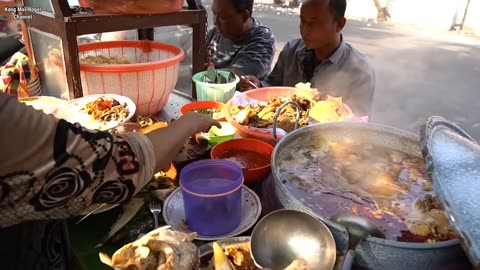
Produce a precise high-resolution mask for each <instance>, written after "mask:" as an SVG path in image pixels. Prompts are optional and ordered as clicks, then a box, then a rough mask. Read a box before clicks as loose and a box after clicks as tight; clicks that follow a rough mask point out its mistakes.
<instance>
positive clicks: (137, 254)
mask: <svg viewBox="0 0 480 270" xmlns="http://www.w3.org/2000/svg"><path fill="white" fill-rule="evenodd" d="M169 227H170V226H165V227H161V228H158V229H156V230H154V231H151V232H150V233H148V234H146V235H144V236H143V237H142V238H140V239H138V240H136V241H134V242H132V243H129V244H127V245H125V246H123V247H122V248H121V249H119V250H117V251H116V252H115V253H114V254H113V256H112V258H110V257H109V256H108V255H106V254H104V253H100V254H99V256H100V260H101V261H102V262H103V263H104V264H106V265H108V266H110V267H112V268H114V269H117V270H127V269H128V270H131V269H135V270H150V269H164V270H176V269H185V270H191V269H196V268H197V265H198V248H197V246H195V244H193V243H192V242H191V241H192V240H193V238H194V237H195V234H185V233H182V232H178V231H173V230H170V229H169Z"/></svg>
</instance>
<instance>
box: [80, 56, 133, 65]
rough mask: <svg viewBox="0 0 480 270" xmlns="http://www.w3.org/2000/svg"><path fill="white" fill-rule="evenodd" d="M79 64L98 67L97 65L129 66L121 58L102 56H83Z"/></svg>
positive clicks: (126, 61)
mask: <svg viewBox="0 0 480 270" xmlns="http://www.w3.org/2000/svg"><path fill="white" fill-rule="evenodd" d="M80 63H81V64H90V65H92V64H93V65H98V64H131V62H130V61H128V60H127V59H125V58H123V57H119V56H110V57H108V56H103V55H96V56H93V55H89V56H85V57H83V58H81V59H80Z"/></svg>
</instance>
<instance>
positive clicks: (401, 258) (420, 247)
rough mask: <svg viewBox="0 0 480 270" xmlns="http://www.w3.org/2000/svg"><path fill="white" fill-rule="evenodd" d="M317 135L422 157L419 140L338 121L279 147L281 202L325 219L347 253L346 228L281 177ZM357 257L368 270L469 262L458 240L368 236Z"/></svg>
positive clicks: (277, 180) (300, 131) (277, 182)
mask: <svg viewBox="0 0 480 270" xmlns="http://www.w3.org/2000/svg"><path fill="white" fill-rule="evenodd" d="M318 136H321V137H323V138H324V139H326V140H327V141H339V140H342V139H347V138H349V139H353V140H356V141H359V142H365V143H370V144H374V145H379V146H384V147H388V148H391V149H395V150H397V151H401V152H404V153H406V154H410V155H413V156H416V157H422V153H421V148H420V142H419V137H418V136H417V135H415V134H412V133H409V132H406V131H402V130H399V129H395V128H392V127H387V126H383V125H378V124H372V123H353V122H337V123H324V124H316V125H311V126H307V127H304V128H301V129H298V130H295V131H293V132H291V133H290V134H288V135H287V136H285V137H284V138H283V139H282V140H281V141H280V142H279V143H278V144H277V145H276V147H275V150H274V152H273V156H272V174H273V177H274V182H275V192H276V194H277V197H278V199H279V201H280V202H281V204H282V205H283V207H285V208H289V209H296V210H301V211H304V212H307V213H309V214H311V215H313V216H315V217H317V218H318V219H320V220H322V221H323V222H324V223H325V224H326V225H327V226H328V227H329V229H330V230H331V231H332V234H333V236H334V238H335V242H336V244H337V247H338V248H339V250H345V249H346V248H347V245H348V234H347V232H346V231H345V229H344V228H343V227H341V226H339V225H337V224H335V223H333V222H331V221H330V220H329V219H327V218H329V217H327V218H325V217H322V216H320V215H319V214H318V213H316V211H315V209H311V208H308V207H306V206H305V205H304V204H302V202H301V201H300V198H296V197H295V196H294V195H292V193H291V192H290V191H289V190H288V189H287V188H286V186H285V184H283V183H282V182H281V180H280V178H279V176H280V172H279V171H278V170H279V162H280V161H281V160H282V159H284V158H286V157H287V156H288V154H289V153H290V152H291V151H293V150H294V149H298V148H299V147H302V145H309V144H311V142H312V140H315V138H316V137H318ZM357 254H358V255H357V257H356V260H355V265H357V266H360V267H365V268H368V269H389V270H395V269H398V270H405V269H422V270H426V269H445V266H447V265H450V266H451V264H452V263H464V262H466V261H467V259H466V257H465V255H464V252H463V250H462V248H461V246H460V244H459V241H458V240H450V241H444V242H438V243H407V242H398V241H393V240H385V239H379V238H374V237H368V238H367V239H366V241H362V243H361V244H360V245H359V247H358V248H357ZM467 263H468V262H467ZM450 269H451V268H450ZM455 269H459V268H455ZM460 269H461V268H460Z"/></svg>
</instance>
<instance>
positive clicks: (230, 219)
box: [180, 159, 243, 236]
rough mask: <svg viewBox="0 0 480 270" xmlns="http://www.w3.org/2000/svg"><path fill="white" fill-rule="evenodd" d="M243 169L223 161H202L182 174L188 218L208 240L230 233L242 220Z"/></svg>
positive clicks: (188, 166)
mask: <svg viewBox="0 0 480 270" xmlns="http://www.w3.org/2000/svg"><path fill="white" fill-rule="evenodd" d="M242 186H243V175H242V168H241V167H240V166H239V165H238V164H237V163H235V162H233V161H230V160H223V159H211V160H200V161H196V162H192V163H191V164H189V165H187V166H185V167H184V168H183V169H182V171H181V172H180V187H181V188H182V195H183V204H184V207H185V218H186V222H187V225H188V228H189V229H190V230H191V231H194V232H197V233H198V234H201V235H205V236H217V235H223V234H226V233H230V232H232V231H233V230H235V229H236V228H237V227H238V226H239V225H240V221H241V218H242Z"/></svg>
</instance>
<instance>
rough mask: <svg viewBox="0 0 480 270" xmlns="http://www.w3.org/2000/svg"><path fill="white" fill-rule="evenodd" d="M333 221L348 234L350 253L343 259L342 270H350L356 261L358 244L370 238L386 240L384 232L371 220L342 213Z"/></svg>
mask: <svg viewBox="0 0 480 270" xmlns="http://www.w3.org/2000/svg"><path fill="white" fill-rule="evenodd" d="M330 220H331V221H333V222H335V223H337V224H339V225H342V226H344V227H345V229H346V230H347V232H348V251H347V254H345V257H344V258H343V263H342V268H341V269H342V270H350V269H351V268H352V265H353V261H354V260H355V255H356V253H355V249H356V247H357V246H358V244H359V243H360V242H361V241H362V240H364V239H365V238H367V237H368V236H374V237H378V238H385V234H384V233H383V231H382V230H381V229H380V228H379V227H378V226H377V225H376V224H375V223H373V222H371V221H370V220H368V219H366V218H364V217H360V216H356V215H352V214H345V213H341V214H338V215H335V216H333V217H332V218H331V219H330Z"/></svg>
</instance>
